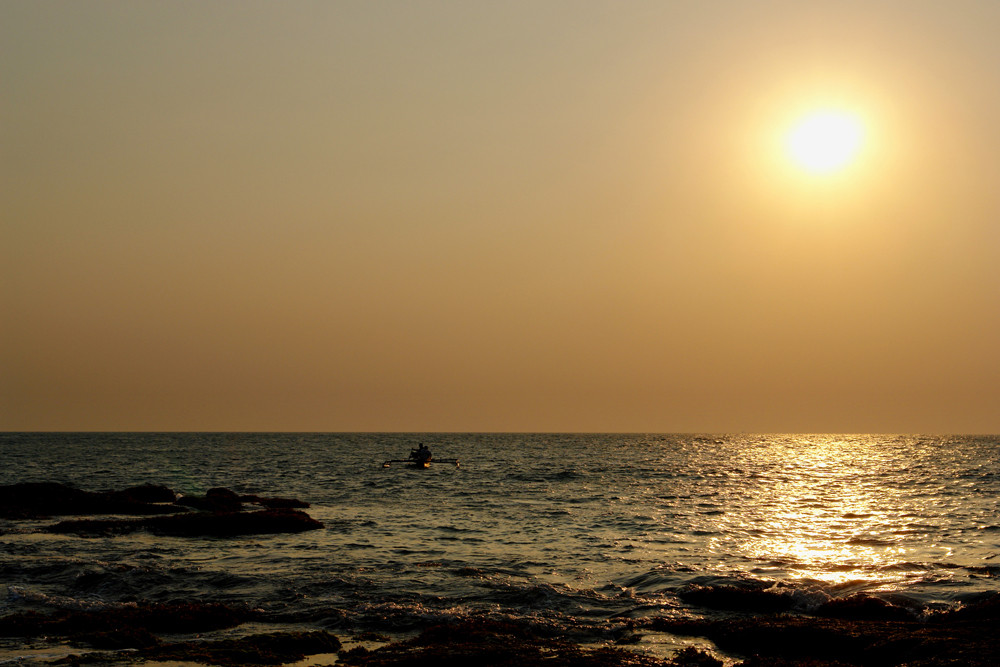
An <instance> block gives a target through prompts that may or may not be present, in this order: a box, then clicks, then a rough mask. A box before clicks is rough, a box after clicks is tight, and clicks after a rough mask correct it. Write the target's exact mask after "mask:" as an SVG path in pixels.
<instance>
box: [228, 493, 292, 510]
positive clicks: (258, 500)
mask: <svg viewBox="0 0 1000 667" xmlns="http://www.w3.org/2000/svg"><path fill="white" fill-rule="evenodd" d="M240 500H241V501H243V502H245V503H253V504H255V505H260V506H262V507H267V508H268V509H308V508H309V503H307V502H304V501H302V500H298V499H297V498H262V497H261V496H254V495H245V496H240Z"/></svg>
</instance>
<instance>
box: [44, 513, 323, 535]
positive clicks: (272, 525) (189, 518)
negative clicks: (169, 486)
mask: <svg viewBox="0 0 1000 667" xmlns="http://www.w3.org/2000/svg"><path fill="white" fill-rule="evenodd" d="M322 527H323V524H322V523H320V522H319V521H317V520H315V519H313V518H312V517H311V516H309V515H308V514H306V513H305V512H300V511H298V510H260V511H257V512H194V513H188V514H175V515H172V516H161V517H153V518H148V519H80V520H71V521H60V522H59V523H57V524H55V525H53V526H49V527H48V528H46V530H48V531H49V532H52V533H74V534H78V535H100V536H106V535H123V534H127V533H132V532H135V531H137V530H148V531H149V532H151V533H154V534H156V535H171V536H182V537H234V536H238V535H267V534H275V533H301V532H305V531H307V530H317V529H319V528H322Z"/></svg>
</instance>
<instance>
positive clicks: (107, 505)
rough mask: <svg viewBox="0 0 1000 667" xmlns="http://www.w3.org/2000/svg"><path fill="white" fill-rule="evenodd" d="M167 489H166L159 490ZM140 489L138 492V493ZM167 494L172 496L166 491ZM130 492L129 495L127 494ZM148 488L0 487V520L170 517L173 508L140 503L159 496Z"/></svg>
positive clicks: (37, 484) (28, 484) (43, 484)
mask: <svg viewBox="0 0 1000 667" xmlns="http://www.w3.org/2000/svg"><path fill="white" fill-rule="evenodd" d="M161 488H163V489H166V487H161ZM137 489H141V490H137ZM166 491H168V492H169V493H171V494H172V493H173V492H172V491H170V490H169V489H166ZM130 492H132V493H130ZM161 493H162V492H161V491H159V490H158V491H156V492H153V491H151V490H149V489H147V487H134V488H133V489H128V490H126V491H125V492H103V493H100V492H93V491H82V490H80V489H75V488H73V487H71V486H67V485H65V484H59V483H57V482H22V483H19V484H10V485H7V486H0V516H2V517H4V518H8V519H27V518H38V517H44V516H51V515H60V514H63V515H86V514H139V515H149V514H169V513H174V512H177V511H178V510H177V508H176V507H175V506H173V505H163V504H157V502H153V501H147V500H143V499H141V498H142V497H152V496H153V495H154V494H161Z"/></svg>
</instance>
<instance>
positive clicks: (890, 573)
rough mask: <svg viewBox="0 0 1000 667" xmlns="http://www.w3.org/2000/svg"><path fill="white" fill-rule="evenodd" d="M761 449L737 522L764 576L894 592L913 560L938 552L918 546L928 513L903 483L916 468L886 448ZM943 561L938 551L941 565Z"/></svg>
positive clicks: (794, 445) (745, 550)
mask: <svg viewBox="0 0 1000 667" xmlns="http://www.w3.org/2000/svg"><path fill="white" fill-rule="evenodd" d="M752 445H753V446H752V447H751V448H749V449H748V450H747V451H745V452H744V460H745V461H746V462H748V463H749V464H750V465H751V466H752V468H753V471H752V472H751V478H752V482H753V483H752V485H751V486H750V488H748V489H747V491H746V497H745V498H744V499H743V500H744V502H743V503H741V505H740V506H739V507H738V508H736V509H735V510H734V511H733V512H731V513H730V514H729V515H728V517H727V523H729V524H730V525H729V526H728V528H729V530H730V531H735V532H736V534H739V535H741V537H742V539H741V540H740V541H739V544H738V545H737V549H738V550H739V551H740V553H741V554H742V555H743V556H745V557H746V558H748V559H750V560H751V561H752V562H755V563H756V564H757V567H756V569H757V572H758V573H760V570H764V571H765V572H766V571H769V570H770V571H771V572H770V574H772V576H773V575H778V576H781V574H779V573H782V574H783V576H787V577H792V578H803V579H813V580H818V581H820V582H825V583H828V584H833V585H836V584H843V583H847V582H850V581H854V582H857V581H859V580H863V581H866V582H868V583H869V584H875V585H879V584H883V585H886V586H887V587H891V583H892V582H893V581H897V580H898V579H899V577H900V568H901V566H905V564H906V563H907V561H909V560H913V559H920V558H922V557H926V556H928V555H930V552H933V551H935V547H934V545H932V544H927V543H926V541H923V542H921V543H919V544H915V543H914V541H913V538H916V537H920V535H919V533H921V530H920V527H919V517H920V515H921V514H922V512H921V508H920V507H919V504H920V501H919V499H916V498H914V497H913V496H912V495H909V496H908V497H905V498H904V497H903V496H904V495H906V494H904V493H903V491H902V490H901V488H902V487H901V485H900V484H899V483H898V475H899V472H900V470H901V468H905V467H906V465H907V462H906V461H901V460H899V458H898V456H897V455H896V454H895V453H894V451H893V450H892V448H890V447H885V446H884V443H880V442H879V441H878V439H876V438H874V437H862V436H850V437H844V438H836V437H828V436H822V437H801V438H787V439H770V440H763V439H762V440H757V441H755V442H753V443H752ZM924 537H925V536H924ZM732 546H733V545H732V544H731V543H730V548H731V547H732ZM917 552H922V553H917ZM941 555H942V553H941V550H937V553H936V554H935V557H936V558H940V557H941Z"/></svg>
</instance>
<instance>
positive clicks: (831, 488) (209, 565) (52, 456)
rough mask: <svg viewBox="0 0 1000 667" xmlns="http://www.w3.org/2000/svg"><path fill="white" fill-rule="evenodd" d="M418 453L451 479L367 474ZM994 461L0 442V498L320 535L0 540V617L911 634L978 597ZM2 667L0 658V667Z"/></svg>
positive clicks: (6, 526)
mask: <svg viewBox="0 0 1000 667" xmlns="http://www.w3.org/2000/svg"><path fill="white" fill-rule="evenodd" d="M420 442H423V443H425V444H427V445H428V446H429V447H430V448H431V450H432V451H433V452H434V455H435V457H436V458H458V459H459V460H460V461H461V466H460V467H455V466H454V465H451V464H446V463H437V464H432V466H431V468H429V469H427V470H414V469H409V468H407V467H405V466H401V465H398V464H396V465H393V466H391V467H388V468H384V467H382V465H381V464H382V462H383V461H384V460H386V459H392V458H405V456H406V455H407V453H408V452H409V450H410V448H411V447H415V446H416V445H417V444H418V443H420ZM998 455H1000V437H996V436H983V437H969V436H954V437H938V436H934V437H930V436H911V435H901V436H892V435H845V436H833V435H726V436H721V435H720V436H715V435H711V436H698V435H656V434H654V435H621V434H611V435H596V434H367V433H366V434H298V433H296V434H271V433H267V434H243V433H236V434H221V433H220V434H176V433H173V434H150V433H112V434H99V433H86V434H81V433H65V434H0V456H2V461H3V465H2V466H0V484H12V483H16V482H26V481H59V482H65V483H69V484H72V485H75V486H78V487H79V488H83V489H87V490H102V489H113V488H124V487H127V486H132V485H136V484H142V483H147V482H149V483H156V484H165V485H167V486H169V487H171V488H173V489H174V490H175V491H177V492H179V493H184V494H204V492H205V491H206V490H208V489H209V488H212V487H217V486H224V487H228V488H231V489H233V490H235V491H237V492H239V493H255V494H258V495H268V496H286V497H295V498H299V499H301V500H305V501H307V502H309V503H311V505H312V506H311V508H310V509H309V510H307V511H308V512H309V513H310V515H312V516H313V517H314V518H316V519H318V520H320V521H322V522H323V523H324V524H325V528H324V529H323V530H317V531H311V532H306V533H301V534H297V535H269V536H249V537H240V538H227V539H221V538H184V537H156V536H152V535H148V534H144V533H135V534H132V535H126V536H118V537H101V538H89V537H79V536H72V535H52V534H48V533H44V532H40V529H41V528H42V527H44V526H45V525H48V524H50V523H53V522H54V521H55V520H56V519H54V518H53V519H49V520H30V521H0V585H2V586H4V589H0V592H2V593H3V597H2V599H0V613H3V614H7V613H13V612H17V611H23V610H26V609H46V608H48V609H51V608H70V609H83V608H92V607H100V606H106V605H120V604H127V603H131V602H136V601H156V602H176V601H186V600H199V601H203V602H225V603H230V604H240V605H244V604H245V605H249V606H252V607H253V608H256V609H262V610H264V611H265V612H267V613H268V614H270V615H271V617H272V618H273V619H275V620H276V621H281V622H283V623H286V624H291V625H295V626H305V627H321V628H325V629H328V630H330V631H332V632H334V633H335V634H338V635H341V636H348V635H350V634H352V633H359V632H362V631H375V632H379V633H383V634H386V635H388V636H405V635H406V634H407V633H410V632H415V631H417V630H419V629H421V628H423V627H426V626H428V625H430V624H433V623H437V622H443V621H449V620H453V619H460V618H467V617H488V618H495V619H518V620H523V621H527V622H530V623H536V624H539V625H543V626H546V627H547V628H550V629H555V630H557V631H559V632H561V633H564V634H565V635H566V636H568V637H571V638H573V639H576V640H578V641H582V642H596V643H599V642H605V641H611V640H612V638H613V637H615V635H616V633H618V632H620V631H621V630H622V629H623V627H624V626H625V624H626V623H627V622H628V620H629V619H633V618H637V617H648V616H680V617H684V616H695V617H703V616H711V615H720V614H722V615H724V614H728V613H736V612H734V611H733V609H732V608H731V607H730V608H727V605H726V604H718V601H719V600H723V599H729V598H723V597H713V596H712V595H711V593H712V592H713V591H727V592H730V593H731V592H733V591H736V592H739V591H768V592H769V593H771V594H773V595H774V596H778V598H780V599H782V600H784V601H785V602H786V604H787V606H788V609H789V610H790V611H803V612H809V611H810V610H814V609H816V608H817V607H819V606H820V605H822V604H823V603H824V602H827V601H829V600H831V599H835V598H838V597H846V596H851V595H857V594H865V595H870V596H876V597H880V598H883V599H885V600H887V601H889V602H891V603H893V604H897V605H900V606H903V607H906V608H907V609H910V610H911V611H912V613H913V614H914V615H915V616H920V615H926V614H932V613H934V612H935V611H936V610H941V609H946V608H952V607H955V606H958V605H961V604H963V603H968V602H970V601H972V600H975V599H976V598H977V597H979V596H983V595H988V594H993V593H995V592H996V591H997V590H998V585H1000V504H998V498H1000V462H998ZM753 600H754V599H753V598H750V599H748V600H747V601H746V603H745V605H744V606H742V607H741V609H740V610H739V611H740V612H746V611H749V612H753V611H754V608H753V604H754V601H753ZM765 604H766V600H765ZM762 611H763V610H762ZM670 646H672V644H670V642H669V641H667V642H665V643H663V644H657V643H656V642H651V641H646V643H640V644H638V645H636V646H634V647H633V648H635V650H639V651H651V652H654V653H656V652H658V651H668V649H669V647H670ZM36 648H37V647H36ZM19 651H21V647H19V646H18V644H17V642H16V641H13V640H3V641H2V642H0V660H2V659H14V658H17V657H18V656H19Z"/></svg>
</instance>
